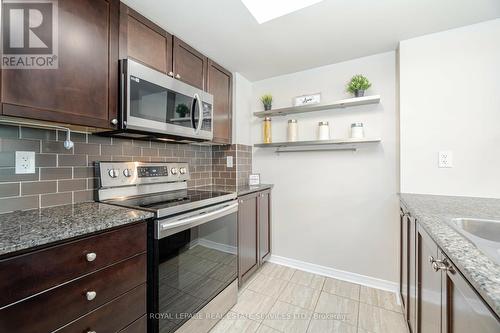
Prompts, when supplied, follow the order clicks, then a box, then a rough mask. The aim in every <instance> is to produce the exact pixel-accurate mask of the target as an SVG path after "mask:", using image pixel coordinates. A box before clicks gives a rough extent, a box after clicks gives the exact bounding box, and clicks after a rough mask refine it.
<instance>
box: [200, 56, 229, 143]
mask: <svg viewBox="0 0 500 333" xmlns="http://www.w3.org/2000/svg"><path fill="white" fill-rule="evenodd" d="M206 87H207V91H208V92H209V93H210V94H212V95H213V96H214V115H213V130H214V138H213V140H212V141H213V142H215V143H222V144H230V143H231V141H232V122H233V117H232V115H233V112H232V89H233V75H232V74H231V72H229V71H228V70H226V69H224V68H223V67H222V66H220V65H218V64H217V63H215V62H214V61H212V60H210V59H209V60H208V70H207V83H206Z"/></svg>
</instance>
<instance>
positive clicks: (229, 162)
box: [226, 156, 233, 168]
mask: <svg viewBox="0 0 500 333" xmlns="http://www.w3.org/2000/svg"><path fill="white" fill-rule="evenodd" d="M226 166H227V167H228V168H232V167H233V157H232V156H228V157H227V163H226Z"/></svg>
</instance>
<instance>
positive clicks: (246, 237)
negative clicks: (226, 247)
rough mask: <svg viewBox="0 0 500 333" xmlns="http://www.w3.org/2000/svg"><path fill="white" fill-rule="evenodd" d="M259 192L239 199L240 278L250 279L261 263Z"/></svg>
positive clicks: (241, 279)
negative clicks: (259, 246)
mask: <svg viewBox="0 0 500 333" xmlns="http://www.w3.org/2000/svg"><path fill="white" fill-rule="evenodd" d="M257 198H258V193H251V194H248V195H245V196H242V197H240V198H239V199H238V204H239V206H238V280H239V281H240V283H241V282H243V281H245V280H246V279H248V276H250V275H251V274H252V273H253V272H254V271H255V270H256V269H257V268H258V265H259V253H258V248H257V244H258V243H257V242H258V232H259V230H258V207H257V206H258V200H257Z"/></svg>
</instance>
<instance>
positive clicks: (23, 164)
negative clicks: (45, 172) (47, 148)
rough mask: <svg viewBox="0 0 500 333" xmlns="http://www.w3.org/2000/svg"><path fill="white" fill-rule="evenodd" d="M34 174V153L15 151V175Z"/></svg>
mask: <svg viewBox="0 0 500 333" xmlns="http://www.w3.org/2000/svg"><path fill="white" fill-rule="evenodd" d="M23 173H35V152H34V151H16V174H23Z"/></svg>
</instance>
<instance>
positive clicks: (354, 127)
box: [351, 123, 365, 139]
mask: <svg viewBox="0 0 500 333" xmlns="http://www.w3.org/2000/svg"><path fill="white" fill-rule="evenodd" d="M364 137H365V129H364V127H363V123H352V124H351V139H363V138H364Z"/></svg>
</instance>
